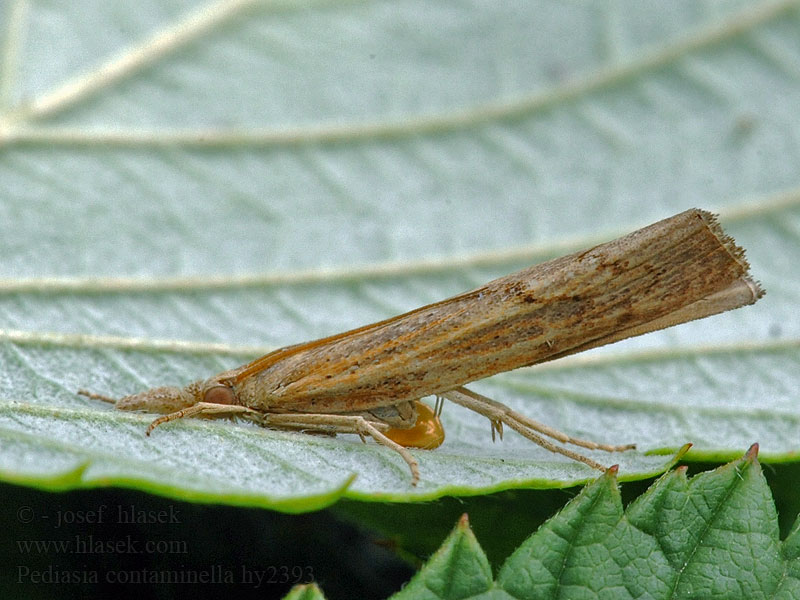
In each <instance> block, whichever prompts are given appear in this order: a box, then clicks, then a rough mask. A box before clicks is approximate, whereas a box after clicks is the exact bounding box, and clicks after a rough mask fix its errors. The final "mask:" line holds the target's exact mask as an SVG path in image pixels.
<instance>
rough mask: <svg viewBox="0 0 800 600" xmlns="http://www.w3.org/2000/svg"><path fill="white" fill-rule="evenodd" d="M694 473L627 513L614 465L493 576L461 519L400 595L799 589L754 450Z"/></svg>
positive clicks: (645, 594)
mask: <svg viewBox="0 0 800 600" xmlns="http://www.w3.org/2000/svg"><path fill="white" fill-rule="evenodd" d="M685 471H686V469H685V468H679V469H677V470H675V471H671V472H669V473H667V474H665V475H663V476H662V477H661V478H660V479H659V480H658V481H657V482H656V483H654V484H653V485H652V486H651V488H650V489H649V490H648V491H647V492H646V493H645V494H643V495H642V496H641V497H640V498H638V499H637V500H636V501H635V502H634V503H633V504H632V505H631V506H629V507H628V509H627V510H625V511H624V512H623V509H622V502H621V500H620V496H619V490H618V487H617V483H616V477H615V474H614V473H613V471H609V473H607V474H606V475H603V476H602V477H600V478H598V479H597V480H596V481H595V482H593V483H591V484H589V485H588V486H586V488H584V489H583V491H582V492H581V493H580V494H579V495H578V496H576V497H575V498H574V499H572V500H571V501H570V502H569V503H568V504H567V505H566V506H565V507H564V508H563V509H562V510H561V511H560V512H559V513H558V514H557V515H555V516H554V517H552V518H551V519H550V520H549V521H547V522H546V523H545V524H544V525H542V527H540V528H539V530H538V531H536V532H535V533H534V534H533V535H531V536H530V537H529V538H528V539H527V540H526V541H525V542H524V543H523V544H522V545H521V546H520V547H519V548H518V549H517V550H516V551H515V552H514V553H513V554H512V555H511V556H510V557H509V558H508V559H507V560H506V562H505V564H504V565H503V566H502V568H501V569H500V571H499V573H498V575H497V579H496V580H495V581H494V583H493V584H492V582H491V574H487V573H486V571H487V569H488V563H486V558H485V555H484V553H483V550H482V549H481V547H480V545H479V544H478V543H477V541H476V540H475V538H474V536H473V535H472V533H471V531H470V530H469V528H468V527H467V521H466V517H464V518H462V520H461V521H460V522H459V524H458V525H457V526H456V529H455V530H454V532H453V533H452V534H451V535H450V537H449V538H448V539H447V540H446V541H445V542H444V544H443V545H442V547H441V548H440V549H439V551H438V552H437V553H436V554H435V555H434V556H433V557H432V558H431V560H430V561H429V562H428V563H427V564H426V565H425V566H424V567H423V568H422V569H421V570H420V571H419V573H418V574H417V575H416V576H415V577H414V578H413V579H412V580H411V581H410V582H409V584H408V585H407V586H406V587H405V588H404V589H403V590H402V591H401V592H399V593H398V594H396V595H395V596H393V598H395V599H398V600H399V599H401V598H431V599H444V598H464V599H466V598H517V599H520V600H523V599H528V598H530V599H537V600H541V599H544V598H576V599H580V598H609V599H610V598H614V599H624V598H654V599H657V598H665V599H666V598H728V599H731V600H733V599H736V598H743V599H745V598H746V599H754V598H775V597H785V598H791V597H796V596H795V595H793V594H796V592H797V590H798V584H800V579H798V570H797V564H798V546H797V540H796V533H797V530H796V529H795V531H793V532H792V534H791V535H790V536H789V537H788V538H787V540H786V541H785V542H784V543H783V544H781V543H780V542H779V540H778V527H777V515H776V512H775V507H774V504H773V502H772V498H771V496H770V492H769V487H768V486H767V483H766V480H765V479H764V477H763V475H762V472H761V468H760V466H759V464H758V461H757V460H756V452H755V448H754V449H752V450H751V451H750V452H749V453H748V454H747V455H746V456H745V457H744V458H742V459H740V460H737V461H735V462H733V463H731V464H728V465H725V466H723V467H720V468H718V469H716V470H714V471H711V472H707V473H702V474H700V475H697V476H695V477H693V478H691V479H687V477H686V472H685ZM476 565H477V566H476ZM476 573H479V575H476ZM443 581H448V582H455V583H451V585H450V587H446V588H444V587H441V586H440V584H441V583H442V582H443ZM457 586H460V588H459V591H458V592H457V593H456V592H454V591H453V590H454V589H456V587H457ZM444 590H448V591H444Z"/></svg>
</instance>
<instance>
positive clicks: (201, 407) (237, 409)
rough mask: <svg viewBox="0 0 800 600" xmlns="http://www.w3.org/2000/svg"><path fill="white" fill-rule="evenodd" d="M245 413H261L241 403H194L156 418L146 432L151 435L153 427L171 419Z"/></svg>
mask: <svg viewBox="0 0 800 600" xmlns="http://www.w3.org/2000/svg"><path fill="white" fill-rule="evenodd" d="M245 413H254V414H256V415H260V414H261V413H260V412H258V411H257V410H253V409H252V408H248V407H246V406H241V405H239V404H212V403H210V402H198V403H197V404H193V405H192V406H190V407H188V408H183V409H181V410H178V411H175V412H173V413H169V414H167V415H164V416H161V417H158V418H157V419H156V420H154V421H153V422H152V423H150V425H148V426H147V430H146V431H145V434H146V435H150V433H151V432H152V431H153V429H155V428H156V427H158V426H159V425H163V424H164V423H169V422H170V421H175V420H177V419H183V418H185V417H196V416H199V415H225V414H227V415H242V414H245Z"/></svg>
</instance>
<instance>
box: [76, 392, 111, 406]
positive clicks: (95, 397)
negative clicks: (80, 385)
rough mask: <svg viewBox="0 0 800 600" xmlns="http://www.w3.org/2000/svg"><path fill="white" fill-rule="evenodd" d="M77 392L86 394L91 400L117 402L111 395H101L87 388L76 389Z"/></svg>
mask: <svg viewBox="0 0 800 600" xmlns="http://www.w3.org/2000/svg"><path fill="white" fill-rule="evenodd" d="M78 394H80V395H81V396H86V397H87V398H91V399H92V400H102V401H103V402H108V403H110V404H116V403H117V399H116V398H112V397H111V396H103V395H102V394H95V393H94V392H90V391H89V390H78Z"/></svg>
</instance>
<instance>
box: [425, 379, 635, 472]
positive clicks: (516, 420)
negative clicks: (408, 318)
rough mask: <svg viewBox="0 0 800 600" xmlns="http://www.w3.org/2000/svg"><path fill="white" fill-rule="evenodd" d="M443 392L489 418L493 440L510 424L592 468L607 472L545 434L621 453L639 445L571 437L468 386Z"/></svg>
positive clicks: (520, 431)
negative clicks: (613, 443)
mask: <svg viewBox="0 0 800 600" xmlns="http://www.w3.org/2000/svg"><path fill="white" fill-rule="evenodd" d="M440 395H441V396H443V397H444V398H447V399H448V400H450V401H451V402H455V403H456V404H460V405H461V406H463V407H465V408H468V409H470V410H472V411H475V412H477V413H478V414H481V415H483V416H485V417H486V418H488V419H489V421H490V422H491V424H492V439H493V440H494V436H495V432H496V433H497V434H499V436H500V438H501V439H502V437H503V424H506V425H508V426H509V427H511V428H512V429H513V430H514V431H516V432H518V433H519V434H521V435H523V436H524V437H526V438H528V439H529V440H531V441H532V442H534V443H535V444H538V445H540V446H542V447H543V448H545V449H546V450H549V451H550V452H555V453H556V454H561V455H562V456H566V457H568V458H571V459H572V460H576V461H578V462H582V463H584V464H586V465H589V466H590V467H592V468H593V469H598V470H600V471H605V470H606V467H604V466H603V465H601V464H600V463H598V462H596V461H594V460H592V459H591V458H589V457H588V456H584V455H583V454H580V453H578V452H574V451H572V450H569V449H568V448H563V447H561V446H557V445H556V444H554V443H552V442H550V441H549V440H547V439H545V437H543V436H547V437H550V438H552V439H555V440H558V441H559V442H561V443H563V444H572V445H573V446H579V447H581V448H587V449H589V450H605V451H606V452H622V451H624V450H632V449H633V448H635V447H636V446H635V445H634V444H624V445H620V446H613V445H609V444H598V443H597V442H592V441H589V440H582V439H580V438H575V437H572V436H570V435H567V434H566V433H563V432H561V431H558V430H557V429H554V428H552V427H549V426H547V425H545V424H544V423H539V422H538V421H534V420H533V419H531V418H529V417H526V416H525V415H523V414H520V413H518V412H516V411H513V410H511V409H510V408H508V407H507V406H506V405H505V404H501V403H500V402H497V401H495V400H492V399H491V398H487V397H486V396H483V395H481V394H478V393H475V392H473V391H472V390H468V389H467V388H465V387H458V388H455V389H454V390H450V391H449V392H444V393H442V394H440ZM540 434H541V435H540Z"/></svg>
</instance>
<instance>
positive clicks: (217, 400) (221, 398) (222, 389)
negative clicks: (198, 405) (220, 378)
mask: <svg viewBox="0 0 800 600" xmlns="http://www.w3.org/2000/svg"><path fill="white" fill-rule="evenodd" d="M203 402H208V403H210V404H236V396H234V394H233V390H232V389H231V388H229V387H226V386H224V385H215V386H214V387H212V388H210V389H207V390H206V393H205V394H204V395H203Z"/></svg>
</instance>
